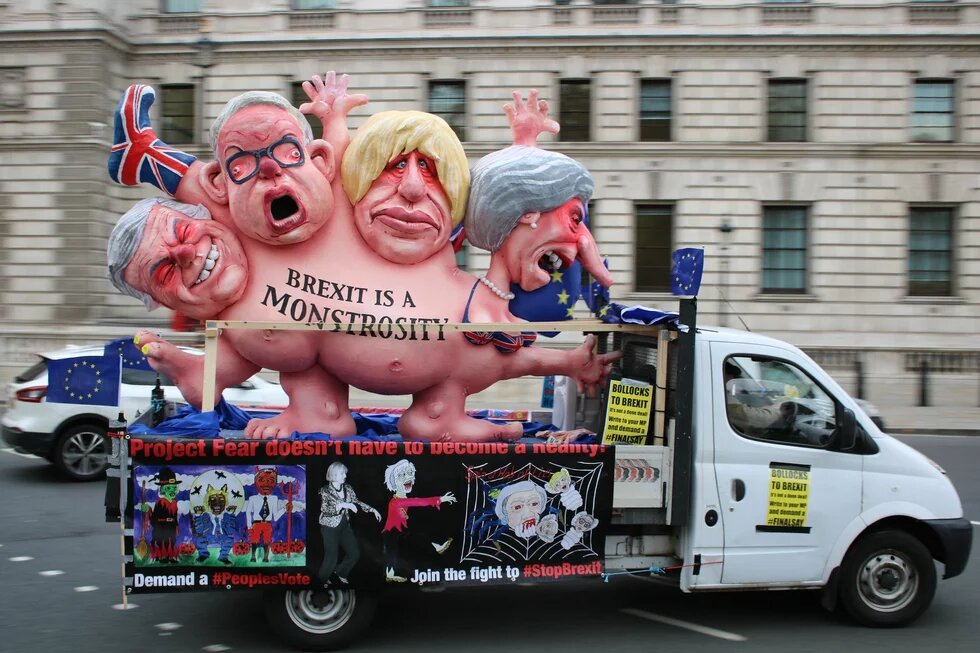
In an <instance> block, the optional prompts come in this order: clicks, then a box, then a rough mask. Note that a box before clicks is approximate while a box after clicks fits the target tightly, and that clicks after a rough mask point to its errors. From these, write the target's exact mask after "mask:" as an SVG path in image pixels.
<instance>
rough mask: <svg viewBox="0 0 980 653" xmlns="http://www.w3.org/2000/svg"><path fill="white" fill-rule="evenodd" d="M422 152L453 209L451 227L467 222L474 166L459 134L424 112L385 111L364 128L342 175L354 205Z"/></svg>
mask: <svg viewBox="0 0 980 653" xmlns="http://www.w3.org/2000/svg"><path fill="white" fill-rule="evenodd" d="M416 150H417V151H419V152H421V153H422V154H424V155H425V156H427V157H429V158H430V159H432V160H433V161H434V162H435V164H436V173H437V174H438V177H439V182H440V183H441V184H442V188H443V190H445V192H446V195H447V196H448V198H449V202H450V205H451V206H452V220H453V226H456V225H458V224H459V223H460V222H461V221H462V220H463V213H464V212H465V211H466V199H467V197H468V195H469V191H470V165H469V162H468V161H467V160H466V153H465V152H463V145H462V144H461V143H460V142H459V138H457V136H456V132H454V131H453V129H452V127H450V126H449V125H448V124H447V123H446V121H445V120H443V119H442V118H440V117H439V116H436V115H433V114H431V113H424V112H422V111H382V112H380V113H376V114H374V115H373V116H371V117H370V118H368V119H367V120H366V121H365V122H364V124H363V125H361V126H360V127H359V128H358V130H357V133H356V134H354V138H353V139H352V140H351V142H350V145H348V146H347V150H346V151H345V152H344V161H343V163H342V164H341V168H340V174H341V179H342V180H343V184H344V190H345V191H346V192H347V197H348V198H349V199H350V202H351V204H357V203H358V202H359V201H360V200H361V198H362V197H364V194H365V193H367V191H368V189H369V188H370V187H371V184H372V183H373V182H374V180H375V179H377V178H378V175H380V174H381V171H382V170H384V169H385V166H387V165H388V162H389V161H391V160H392V159H394V158H395V157H397V156H399V155H401V154H408V153H409V152H412V151H416Z"/></svg>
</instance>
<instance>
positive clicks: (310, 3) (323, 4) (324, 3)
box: [293, 0, 337, 9]
mask: <svg viewBox="0 0 980 653" xmlns="http://www.w3.org/2000/svg"><path fill="white" fill-rule="evenodd" d="M336 8H337V0H293V9H336Z"/></svg>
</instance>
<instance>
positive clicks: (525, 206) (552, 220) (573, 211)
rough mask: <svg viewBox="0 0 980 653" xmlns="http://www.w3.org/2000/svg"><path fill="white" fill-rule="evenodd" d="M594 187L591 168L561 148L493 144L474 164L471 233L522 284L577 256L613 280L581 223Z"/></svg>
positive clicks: (607, 281)
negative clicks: (497, 146)
mask: <svg viewBox="0 0 980 653" xmlns="http://www.w3.org/2000/svg"><path fill="white" fill-rule="evenodd" d="M592 188H593V182H592V177H591V176H590V175H589V172H588V170H586V169H585V167H584V166H583V165H582V164H581V163H579V162H578V161H576V160H574V159H571V158H569V157H567V156H565V155H564V154H560V153H558V152H551V151H548V150H542V149H539V148H537V147H529V146H524V145H513V146H511V147H507V148H504V149H503V150H499V151H497V152H493V153H491V154H488V155H487V156H485V157H483V158H482V159H480V160H479V161H477V163H476V165H474V166H473V182H472V185H471V188H470V197H469V204H468V206H467V209H466V222H465V227H466V238H467V240H469V241H470V242H471V243H472V244H473V245H475V246H476V247H480V248H482V249H485V250H487V251H490V252H492V253H493V258H492V259H491V268H492V269H493V268H495V267H496V268H503V269H505V270H506V276H507V278H508V281H509V282H511V283H516V284H518V285H520V287H521V288H522V289H523V290H526V291H532V290H537V289H538V288H541V287H543V286H545V285H547V284H548V283H549V282H550V281H551V274H552V272H556V271H558V270H561V269H562V268H567V267H568V266H569V265H571V264H572V262H573V261H575V260H576V259H578V260H579V261H580V262H581V263H582V265H583V266H584V267H585V269H586V270H588V271H589V272H590V273H591V274H592V276H593V277H595V278H596V280H598V281H599V282H600V283H601V284H602V285H604V286H609V285H611V284H612V277H611V276H610V274H609V271H608V270H607V269H606V268H605V266H604V265H603V264H602V259H601V257H600V256H599V250H598V248H597V247H596V244H595V240H593V238H592V234H591V233H590V232H589V230H588V228H587V227H586V226H585V224H584V222H585V215H586V208H587V203H588V201H589V198H590V197H592ZM495 262H496V265H494V263H495Z"/></svg>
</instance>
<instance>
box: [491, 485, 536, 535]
mask: <svg viewBox="0 0 980 653" xmlns="http://www.w3.org/2000/svg"><path fill="white" fill-rule="evenodd" d="M547 502H548V495H547V494H545V491H544V488H542V487H541V486H540V485H538V484H537V483H534V482H533V481H518V482H517V483H511V484H510V485H508V486H506V487H504V488H503V489H502V490H501V491H500V494H498V495H497V505H496V506H495V508H494V510H495V512H496V513H497V518H498V519H500V521H502V522H504V523H506V524H507V525H508V526H510V528H511V530H513V531H514V533H515V534H516V535H517V536H518V537H523V538H525V539H529V538H532V537H534V536H535V534H536V531H537V526H538V519H539V518H540V516H541V513H542V512H544V510H545V508H546V507H547Z"/></svg>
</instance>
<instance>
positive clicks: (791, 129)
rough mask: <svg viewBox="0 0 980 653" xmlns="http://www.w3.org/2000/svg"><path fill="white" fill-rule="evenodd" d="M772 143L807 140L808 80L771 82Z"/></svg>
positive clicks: (770, 119) (770, 127)
mask: <svg viewBox="0 0 980 653" xmlns="http://www.w3.org/2000/svg"><path fill="white" fill-rule="evenodd" d="M768 140H769V141H772V142H798V141H805V140H806V80H805V79H770V80H769V131H768Z"/></svg>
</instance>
